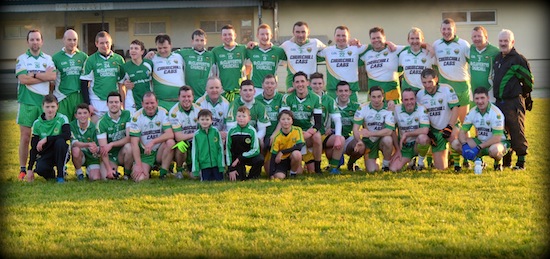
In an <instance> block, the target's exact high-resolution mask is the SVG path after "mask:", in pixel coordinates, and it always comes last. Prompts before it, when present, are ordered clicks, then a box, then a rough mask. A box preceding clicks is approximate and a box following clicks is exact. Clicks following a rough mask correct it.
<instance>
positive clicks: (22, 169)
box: [19, 166, 27, 172]
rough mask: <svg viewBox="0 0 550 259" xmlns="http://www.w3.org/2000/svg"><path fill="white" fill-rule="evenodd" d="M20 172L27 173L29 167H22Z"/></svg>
mask: <svg viewBox="0 0 550 259" xmlns="http://www.w3.org/2000/svg"><path fill="white" fill-rule="evenodd" d="M19 172H27V167H26V166H22V167H21V171H19Z"/></svg>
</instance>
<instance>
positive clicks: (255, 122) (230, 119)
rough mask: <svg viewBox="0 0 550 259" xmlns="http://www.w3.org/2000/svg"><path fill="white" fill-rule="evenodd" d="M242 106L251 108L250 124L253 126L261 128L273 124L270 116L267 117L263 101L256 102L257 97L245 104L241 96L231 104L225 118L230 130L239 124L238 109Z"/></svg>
mask: <svg viewBox="0 0 550 259" xmlns="http://www.w3.org/2000/svg"><path fill="white" fill-rule="evenodd" d="M241 106H246V107H248V109H250V122H249V124H250V125H251V126H252V127H256V129H257V130H259V129H260V128H262V127H264V128H267V127H268V126H269V125H270V124H271V122H270V121H269V117H267V112H266V109H265V106H264V105H263V104H262V103H260V102H256V99H254V101H253V102H252V103H248V104H245V103H244V102H243V100H242V99H241V98H237V99H235V100H234V101H233V102H232V103H231V104H230V105H229V111H228V112H227V118H226V119H225V121H226V125H227V129H228V130H229V129H231V128H233V126H236V125H237V110H238V109H239V107H241ZM264 136H265V135H264Z"/></svg>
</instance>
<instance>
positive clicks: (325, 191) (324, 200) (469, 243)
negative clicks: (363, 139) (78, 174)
mask: <svg viewBox="0 0 550 259" xmlns="http://www.w3.org/2000/svg"><path fill="white" fill-rule="evenodd" d="M548 110H550V100H546V99H537V100H535V107H534V110H533V111H532V112H529V113H528V114H527V115H528V117H527V124H528V128H527V134H528V139H529V141H530V149H529V156H528V157H527V170H525V171H521V172H515V171H511V170H510V169H506V170H504V171H503V172H493V171H492V170H489V169H487V170H485V171H484V172H483V174H482V175H474V174H473V172H472V171H467V172H463V173H460V174H455V173H453V172H451V171H450V170H449V171H435V170H434V171H426V172H420V173H418V172H410V171H405V172H402V173H376V174H369V175H366V174H365V173H349V172H346V173H344V174H343V175H339V176H329V175H323V176H317V175H302V176H299V177H298V178H297V179H287V180H284V181H269V180H267V179H262V180H258V181H250V182H238V183H233V182H216V183H202V182H197V181H192V180H176V179H167V180H165V181H161V180H158V179H156V177H154V179H152V180H150V181H145V182H142V183H138V184H136V183H133V182H125V181H106V182H93V183H90V182H76V181H75V179H74V169H72V168H71V171H70V177H69V178H70V179H69V181H68V182H67V183H65V184H62V185H60V184H56V183H52V182H45V181H44V180H42V179H40V178H39V177H37V180H36V181H35V182H33V183H26V182H18V181H17V180H16V178H17V173H18V172H17V171H18V158H17V145H18V141H19V133H18V128H17V125H16V124H15V123H14V114H13V113H9V114H2V115H1V116H0V128H1V129H2V132H1V134H2V136H3V139H4V141H3V142H1V144H0V147H1V150H2V158H1V159H2V160H1V164H0V169H1V172H2V174H1V175H0V183H1V184H2V191H1V196H2V197H1V198H2V211H1V213H2V219H3V220H2V230H1V232H0V233H1V234H0V235H1V242H2V244H1V247H2V254H3V255H4V256H7V257H8V258H12V257H59V256H67V257H69V256H70V257H88V258H89V257H109V258H110V257H143V258H150V257H201V258H210V257H233V258H235V257H237V258H240V257H248V258H260V257H261V258H272V257H280V258H304V257H306V258H328V257H384V258H385V257H404V258H412V257H440V258H441V257H445V258H447V257H455V258H463V257H493V258H494V257H505V258H537V257H542V256H543V255H547V254H548V247H547V245H548V243H549V242H548V241H549V238H548V234H547V232H548V223H549V222H548V219H549V214H548V207H549V206H548V204H549V203H548V189H549V182H548V177H547V175H548V169H547V168H549V166H550V165H549V164H550V163H549V161H548V157H547V155H546V154H547V150H549V149H548V147H549V144H548V137H547V136H549V134H550V127H549V126H548V125H549V123H548V122H549V120H548V115H547V111H548ZM325 163H326V161H325ZM489 164H490V165H491V162H490V161H489ZM69 167H71V166H69ZM491 168H492V167H491Z"/></svg>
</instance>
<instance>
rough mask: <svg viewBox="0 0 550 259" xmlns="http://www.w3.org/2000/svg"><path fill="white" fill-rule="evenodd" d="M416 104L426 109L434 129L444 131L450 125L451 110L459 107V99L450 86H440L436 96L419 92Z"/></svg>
mask: <svg viewBox="0 0 550 259" xmlns="http://www.w3.org/2000/svg"><path fill="white" fill-rule="evenodd" d="M416 103H418V104H420V105H423V106H424V107H426V111H427V112H428V116H429V118H430V125H431V126H432V128H434V129H436V130H442V129H443V128H445V127H447V125H448V124H449V119H450V118H451V109H452V108H453V107H455V106H458V97H457V95H456V93H455V91H454V90H453V88H452V87H451V86H450V85H447V84H439V85H438V87H437V90H436V91H435V93H434V94H429V93H428V92H427V91H426V90H422V91H418V93H416Z"/></svg>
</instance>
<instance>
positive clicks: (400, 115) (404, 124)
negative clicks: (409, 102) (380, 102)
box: [393, 104, 430, 143]
mask: <svg viewBox="0 0 550 259" xmlns="http://www.w3.org/2000/svg"><path fill="white" fill-rule="evenodd" d="M393 114H394V119H395V123H396V124H397V127H398V128H399V136H400V137H401V136H403V133H406V132H412V131H415V130H417V129H419V128H429V127H430V119H429V117H428V113H427V111H426V108H424V106H422V105H416V106H415V107H414V111H413V112H411V113H408V112H407V111H406V110H405V106H404V105H403V104H398V105H396V106H395V111H394V113H393ZM415 140H416V137H408V138H407V140H405V142H406V143H411V142H413V141H415Z"/></svg>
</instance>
